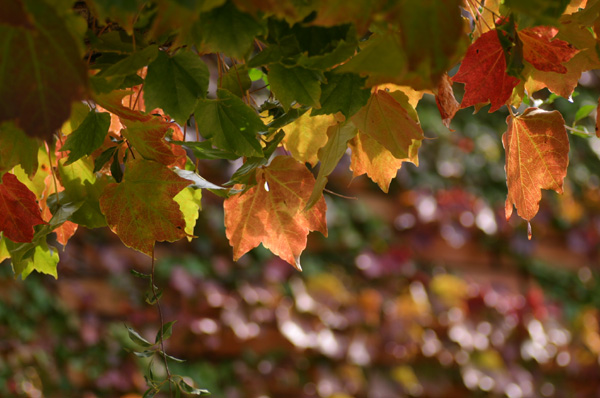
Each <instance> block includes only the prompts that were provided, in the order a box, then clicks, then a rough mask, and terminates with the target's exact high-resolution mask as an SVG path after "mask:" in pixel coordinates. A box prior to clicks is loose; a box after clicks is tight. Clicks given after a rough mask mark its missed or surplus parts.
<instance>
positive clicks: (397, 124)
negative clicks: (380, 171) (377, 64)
mask: <svg viewBox="0 0 600 398" xmlns="http://www.w3.org/2000/svg"><path fill="white" fill-rule="evenodd" d="M351 119H352V122H353V123H354V124H355V125H356V127H358V129H359V130H360V131H361V132H363V133H365V134H368V135H370V136H371V138H373V139H374V140H375V141H377V142H378V143H379V144H381V145H382V146H383V147H384V148H385V149H387V150H388V151H390V152H391V153H392V155H393V156H394V157H395V158H397V159H406V158H408V157H410V147H411V146H412V145H413V142H414V141H421V140H423V130H422V129H421V125H420V124H419V119H418V116H417V113H416V111H415V110H414V108H413V107H412V106H410V104H409V103H408V98H407V97H406V95H404V94H403V93H402V92H400V91H395V92H393V93H388V92H387V91H385V90H377V91H376V92H374V93H373V94H372V95H371V98H370V99H369V102H367V105H365V106H364V107H363V108H362V109H361V110H360V111H358V113H356V115H354V116H352V118H351Z"/></svg>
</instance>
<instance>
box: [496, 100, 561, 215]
mask: <svg viewBox="0 0 600 398" xmlns="http://www.w3.org/2000/svg"><path fill="white" fill-rule="evenodd" d="M506 123H507V124H508V129H507V130H506V133H504V135H503V136H502V143H503V144H504V149H505V151H506V184H507V186H508V196H507V198H506V208H505V210H506V219H509V218H510V216H511V215H512V212H513V204H514V205H515V206H516V208H517V212H518V213H519V216H521V217H522V218H524V219H525V220H527V221H529V220H531V219H532V218H533V217H534V216H535V215H536V214H537V212H538V209H539V203H540V199H541V198H542V192H541V190H542V189H553V190H555V191H556V192H558V193H562V191H563V179H564V178H565V176H566V175H567V166H568V164H569V137H568V136H567V130H566V129H565V121H564V119H563V117H562V115H561V114H560V113H559V112H558V111H552V112H548V111H544V110H542V109H537V108H527V109H526V110H525V112H523V114H521V115H519V116H517V117H512V116H508V118H507V119H506Z"/></svg>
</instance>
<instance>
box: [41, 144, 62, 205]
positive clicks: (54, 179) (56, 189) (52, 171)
mask: <svg viewBox="0 0 600 398" xmlns="http://www.w3.org/2000/svg"><path fill="white" fill-rule="evenodd" d="M44 145H46V152H47V153H48V163H49V164H50V174H52V181H54V193H56V204H57V205H58V206H60V201H59V199H58V183H57V182H56V176H55V175H54V167H52V155H51V154H50V147H49V146H48V143H47V142H45V141H44Z"/></svg>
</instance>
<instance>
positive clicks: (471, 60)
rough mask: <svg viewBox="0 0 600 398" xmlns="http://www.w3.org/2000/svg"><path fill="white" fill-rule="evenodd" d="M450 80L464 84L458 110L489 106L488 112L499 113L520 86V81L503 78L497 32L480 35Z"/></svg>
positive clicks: (503, 67) (504, 73)
mask: <svg viewBox="0 0 600 398" xmlns="http://www.w3.org/2000/svg"><path fill="white" fill-rule="evenodd" d="M452 80H453V81H455V82H459V83H465V95H464V97H463V99H462V102H461V104H460V107H461V108H467V107H469V106H473V105H478V104H481V103H487V102H491V104H492V105H491V107H490V110H489V111H490V112H495V111H497V110H498V109H500V107H501V106H502V105H504V103H505V102H506V101H507V100H508V99H509V98H510V95H511V94H512V91H513V88H515V86H516V85H517V84H519V79H517V78H515V77H512V76H509V75H507V74H506V59H505V57H504V50H503V49H502V45H501V44H500V40H499V39H498V32H497V31H496V30H490V31H489V32H486V33H484V34H482V35H481V37H479V38H478V39H477V40H475V42H473V44H471V45H470V46H469V48H468V49H467V54H466V55H465V58H464V59H463V61H462V63H461V64H460V68H459V69H458V72H457V73H456V75H454V76H453V77H452Z"/></svg>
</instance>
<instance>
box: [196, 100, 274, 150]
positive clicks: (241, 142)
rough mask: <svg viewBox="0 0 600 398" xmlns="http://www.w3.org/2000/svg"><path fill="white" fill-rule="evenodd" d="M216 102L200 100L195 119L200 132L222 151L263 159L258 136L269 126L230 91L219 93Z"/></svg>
mask: <svg viewBox="0 0 600 398" xmlns="http://www.w3.org/2000/svg"><path fill="white" fill-rule="evenodd" d="M217 97H218V99H216V100H200V102H199V103H198V106H196V110H195V111H194V117H195V118H196V123H197V124H198V126H199V129H200V133H201V134H202V136H203V137H204V138H206V139H212V143H213V144H214V145H215V146H216V147H218V148H221V149H224V150H226V151H230V152H234V153H236V154H238V155H239V156H261V155H262V148H261V146H260V143H259V142H258V140H257V137H256V136H257V134H259V133H260V132H263V131H266V130H267V129H266V127H265V125H264V124H263V122H262V121H261V120H260V117H258V115H257V114H256V112H255V111H254V109H252V108H250V107H249V106H248V105H246V104H245V103H244V101H242V100H241V99H240V98H238V97H236V96H235V95H233V94H231V93H230V92H229V91H227V90H222V89H219V90H217Z"/></svg>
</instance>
